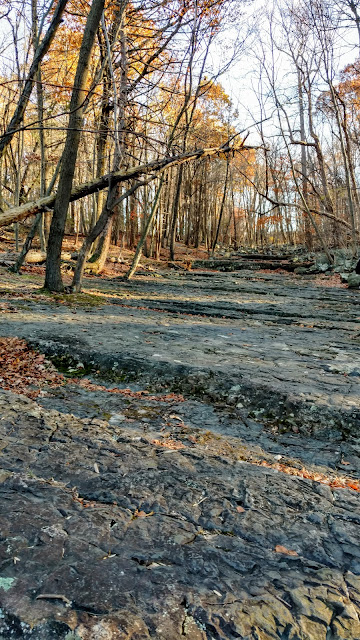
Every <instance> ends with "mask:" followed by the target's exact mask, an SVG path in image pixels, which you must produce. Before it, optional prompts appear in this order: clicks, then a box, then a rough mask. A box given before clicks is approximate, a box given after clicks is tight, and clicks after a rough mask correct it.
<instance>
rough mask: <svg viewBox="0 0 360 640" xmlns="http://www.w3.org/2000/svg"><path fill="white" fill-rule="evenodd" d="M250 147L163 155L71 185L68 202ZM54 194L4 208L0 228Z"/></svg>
mask: <svg viewBox="0 0 360 640" xmlns="http://www.w3.org/2000/svg"><path fill="white" fill-rule="evenodd" d="M251 148H257V147H250V146H239V147H237V148H236V149H234V148H233V147H231V146H230V145H229V144H225V145H223V146H221V147H211V148H208V149H195V150H194V151H189V152H188V153H184V154H181V155H178V156H171V157H165V158H161V159H160V160H154V161H153V162H149V163H147V164H141V165H138V166H136V167H131V168H129V169H126V170H121V171H114V172H112V173H110V174H107V175H105V176H102V177H101V178H96V179H95V180H91V181H90V182H85V183H84V184H81V185H79V186H77V187H74V188H73V189H72V191H71V193H70V198H69V199H70V202H74V201H76V200H80V198H84V197H85V196H88V195H91V194H92V193H97V192H98V191H101V190H103V189H107V188H108V187H109V184H110V185H113V184H118V183H121V182H126V181H127V180H133V179H134V178H139V177H140V176H141V175H145V174H150V173H157V172H159V171H161V170H162V169H165V167H171V166H176V165H178V164H181V163H183V162H191V161H192V160H196V159H197V158H202V157H204V158H206V157H211V156H214V155H217V154H219V153H228V152H231V153H232V152H233V151H242V150H243V149H251ZM56 197H57V196H56V194H55V195H51V196H44V198H39V199H38V200H36V201H35V202H27V203H25V204H23V205H20V206H19V207H12V208H11V209H7V210H6V211H3V212H2V213H1V212H0V228H1V227H5V226H7V225H9V224H11V223H12V222H17V221H20V220H25V218H28V217H29V216H31V215H35V214H37V213H39V212H40V211H46V210H47V209H51V208H53V207H54V203H55V200H56Z"/></svg>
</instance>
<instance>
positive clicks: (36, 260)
mask: <svg viewBox="0 0 360 640" xmlns="http://www.w3.org/2000/svg"><path fill="white" fill-rule="evenodd" d="M25 262H26V263H27V264H43V263H44V262H46V253H45V252H44V251H36V250H35V249H32V250H31V251H29V252H28V254H27V256H26V258H25Z"/></svg>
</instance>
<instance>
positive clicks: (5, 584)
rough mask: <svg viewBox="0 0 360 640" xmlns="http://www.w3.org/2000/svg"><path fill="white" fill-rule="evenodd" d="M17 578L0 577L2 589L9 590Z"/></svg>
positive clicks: (0, 587)
mask: <svg viewBox="0 0 360 640" xmlns="http://www.w3.org/2000/svg"><path fill="white" fill-rule="evenodd" d="M15 580H16V578H2V577H0V589H3V590H4V591H9V589H11V587H12V585H13V583H14V582H15Z"/></svg>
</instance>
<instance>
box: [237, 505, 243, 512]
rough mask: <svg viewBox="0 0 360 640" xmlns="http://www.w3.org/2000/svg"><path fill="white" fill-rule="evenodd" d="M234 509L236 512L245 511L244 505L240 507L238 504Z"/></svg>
mask: <svg viewBox="0 0 360 640" xmlns="http://www.w3.org/2000/svg"><path fill="white" fill-rule="evenodd" d="M236 511H237V512H238V513H245V509H244V507H240V506H238V507H236Z"/></svg>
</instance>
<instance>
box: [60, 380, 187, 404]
mask: <svg viewBox="0 0 360 640" xmlns="http://www.w3.org/2000/svg"><path fill="white" fill-rule="evenodd" d="M72 382H73V383H74V384H77V385H78V386H79V387H82V388H83V389H87V390H88V391H106V392H107V393H120V394H121V395H123V396H126V397H127V398H136V399H137V400H141V399H142V398H146V400H151V401H156V402H172V403H174V404H176V403H178V402H185V398H184V396H182V395H181V394H178V393H166V394H164V395H158V396H152V395H150V394H149V392H148V391H131V389H119V387H112V388H111V389H108V388H107V387H104V385H101V384H95V383H94V382H91V381H90V380H88V379H87V378H73V379H72Z"/></svg>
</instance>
